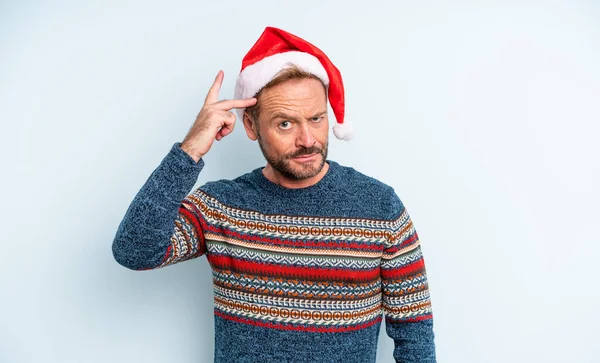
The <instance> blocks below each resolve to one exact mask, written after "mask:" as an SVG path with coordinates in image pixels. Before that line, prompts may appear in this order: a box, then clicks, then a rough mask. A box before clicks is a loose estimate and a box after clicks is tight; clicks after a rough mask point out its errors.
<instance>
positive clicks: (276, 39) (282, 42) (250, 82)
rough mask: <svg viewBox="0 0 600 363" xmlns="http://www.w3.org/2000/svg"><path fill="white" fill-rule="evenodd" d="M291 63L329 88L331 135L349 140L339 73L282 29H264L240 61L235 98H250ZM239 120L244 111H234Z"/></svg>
mask: <svg viewBox="0 0 600 363" xmlns="http://www.w3.org/2000/svg"><path fill="white" fill-rule="evenodd" d="M290 64H294V65H295V66H297V67H298V68H300V69H302V70H304V71H306V72H309V73H311V74H313V75H315V76H317V77H319V79H320V80H321V81H323V83H324V84H325V85H326V86H329V91H328V94H327V97H328V98H329V104H330V105H331V108H332V110H333V113H334V115H335V119H336V121H337V122H336V124H335V125H334V126H333V134H334V135H335V137H337V138H338V139H340V140H350V139H352V137H353V132H352V129H351V128H350V126H349V125H348V123H347V122H344V84H343V82H342V75H341V74H340V71H339V70H338V69H337V68H336V67H335V66H334V65H333V63H331V60H329V58H328V57H327V56H326V55H325V53H323V52H322V51H321V50H320V49H319V48H317V47H315V46H314V45H312V44H310V43H309V42H307V41H306V40H304V39H302V38H299V37H297V36H295V35H293V34H290V33H288V32H286V31H284V30H281V29H277V28H273V27H266V28H265V30H264V32H263V33H262V35H261V36H260V38H258V40H257V41H256V43H255V44H254V46H252V49H250V51H249V52H248V54H246V56H245V57H244V59H243V60H242V69H241V71H240V74H239V76H238V78H237V81H236V84H235V94H234V98H236V99H238V98H252V97H254V96H255V95H256V93H257V92H258V91H260V90H261V89H262V88H263V87H264V86H265V85H266V84H267V83H269V82H270V81H271V80H272V79H273V78H275V76H276V75H277V73H279V72H280V71H281V70H282V69H284V68H286V67H288V66H289V65H290ZM237 112H238V116H239V117H240V118H242V117H243V115H244V109H237Z"/></svg>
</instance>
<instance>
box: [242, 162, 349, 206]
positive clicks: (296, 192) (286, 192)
mask: <svg viewBox="0 0 600 363" xmlns="http://www.w3.org/2000/svg"><path fill="white" fill-rule="evenodd" d="M326 162H327V163H328V164H329V169H327V172H326V173H325V175H324V176H323V177H322V178H321V180H319V181H318V182H316V183H315V184H313V185H311V186H308V187H304V188H286V187H283V186H281V185H279V184H276V183H274V182H272V181H270V180H269V179H267V177H266V176H264V174H263V173H262V171H263V169H264V168H265V167H264V166H263V167H260V168H256V169H254V170H253V171H252V172H251V176H252V179H253V180H254V182H255V183H256V185H258V186H259V187H260V188H261V189H262V190H264V191H265V192H268V193H271V194H275V195H278V196H280V197H296V196H307V195H315V194H319V193H323V192H327V191H331V190H332V189H333V188H334V187H335V181H336V180H337V176H338V175H339V172H340V170H339V168H340V165H339V164H338V163H336V162H335V161H332V160H326Z"/></svg>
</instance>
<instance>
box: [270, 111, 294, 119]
mask: <svg viewBox="0 0 600 363" xmlns="http://www.w3.org/2000/svg"><path fill="white" fill-rule="evenodd" d="M277 118H285V119H293V117H291V116H289V115H286V114H285V113H283V112H274V113H273V114H272V115H271V120H275V119H277Z"/></svg>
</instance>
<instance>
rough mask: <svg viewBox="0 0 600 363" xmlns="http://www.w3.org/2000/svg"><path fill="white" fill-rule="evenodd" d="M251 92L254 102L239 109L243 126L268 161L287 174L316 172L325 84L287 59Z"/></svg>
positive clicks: (323, 137)
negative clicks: (282, 65)
mask: <svg viewBox="0 0 600 363" xmlns="http://www.w3.org/2000/svg"><path fill="white" fill-rule="evenodd" d="M255 97H256V98H257V99H258V102H257V103H256V105H254V106H252V107H250V108H248V109H246V111H245V113H244V117H243V122H244V127H245V128H246V133H247V135H248V137H249V138H250V139H251V140H257V141H258V144H259V146H260V148H261V150H262V153H263V155H264V156H265V159H266V160H267V162H268V163H269V164H270V165H271V167H273V169H275V170H277V171H278V172H279V173H281V174H282V175H283V176H284V177H286V178H289V179H293V180H301V179H307V178H311V177H313V176H315V175H317V174H319V172H321V170H322V168H323V166H324V164H325V160H326V158H327V146H328V136H329V119H328V117H327V116H328V115H327V87H326V86H325V84H324V83H323V82H322V81H321V79H320V78H319V77H317V76H315V75H313V74H311V73H309V72H306V71H303V70H301V69H300V68H298V67H296V66H293V65H291V66H290V67H287V68H284V69H283V70H282V71H280V72H279V73H278V74H277V75H276V76H275V77H274V78H273V79H272V80H271V81H270V82H269V83H267V84H266V85H265V86H264V87H263V88H261V89H260V90H259V91H258V93H257V94H256V95H255Z"/></svg>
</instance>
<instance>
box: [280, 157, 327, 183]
mask: <svg viewBox="0 0 600 363" xmlns="http://www.w3.org/2000/svg"><path fill="white" fill-rule="evenodd" d="M323 166H324V162H323V155H320V154H317V155H314V156H313V157H311V158H292V159H290V163H289V164H288V169H289V170H290V171H293V172H292V174H293V175H294V177H295V178H296V179H298V180H301V179H308V178H312V177H314V176H315V175H318V174H319V173H320V172H321V170H323Z"/></svg>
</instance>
